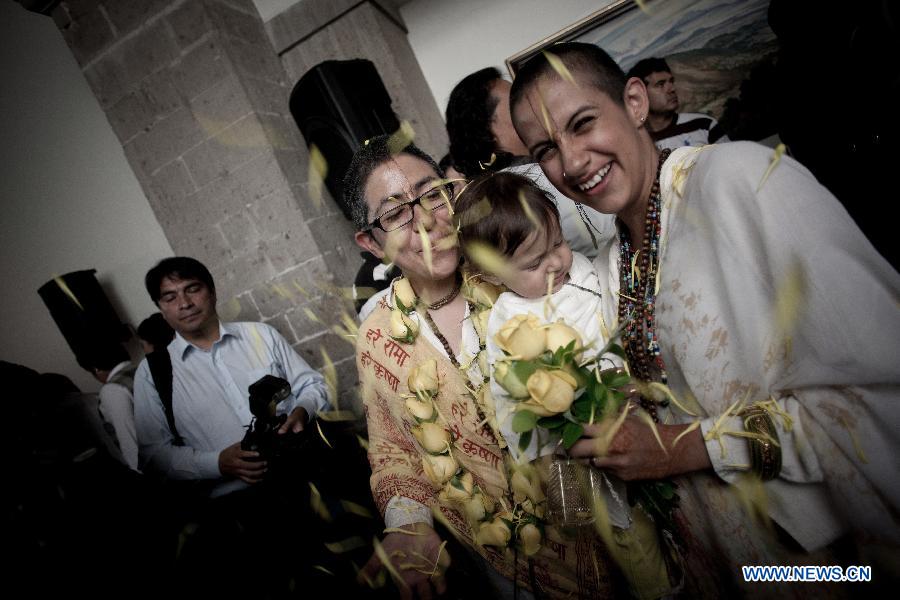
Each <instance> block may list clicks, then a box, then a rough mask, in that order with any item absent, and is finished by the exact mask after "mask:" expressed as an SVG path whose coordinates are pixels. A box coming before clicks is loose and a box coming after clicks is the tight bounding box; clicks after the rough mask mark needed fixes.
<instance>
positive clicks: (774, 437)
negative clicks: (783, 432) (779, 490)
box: [741, 406, 781, 481]
mask: <svg viewBox="0 0 900 600" xmlns="http://www.w3.org/2000/svg"><path fill="white" fill-rule="evenodd" d="M741 416H742V417H744V430H746V431H747V432H749V433H755V434H757V435H758V436H759V437H752V438H748V440H747V443H748V444H749V446H750V468H751V469H752V471H753V472H754V473H756V475H757V476H758V477H759V478H760V479H761V480H763V481H769V480H770V479H775V478H776V477H778V474H779V473H781V446H779V445H778V432H777V431H776V430H775V423H773V422H772V417H770V416H769V413H767V412H766V411H765V410H764V409H762V408H759V407H756V406H751V407H749V408H747V409H745V410H743V411H741Z"/></svg>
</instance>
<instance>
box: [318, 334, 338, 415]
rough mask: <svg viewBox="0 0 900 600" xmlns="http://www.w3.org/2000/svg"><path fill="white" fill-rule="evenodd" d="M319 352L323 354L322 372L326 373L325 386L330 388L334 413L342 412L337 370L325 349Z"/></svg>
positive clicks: (329, 394) (324, 374)
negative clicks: (339, 403) (339, 400)
mask: <svg viewBox="0 0 900 600" xmlns="http://www.w3.org/2000/svg"><path fill="white" fill-rule="evenodd" d="M319 350H320V352H321V353H322V370H323V371H324V373H323V376H324V377H325V385H326V386H327V387H328V396H329V400H330V401H331V405H332V406H333V407H334V411H335V412H337V411H340V406H338V390H337V370H336V369H335V368H334V363H333V362H332V361H331V357H330V356H328V352H327V351H326V350H325V348H324V347H322V348H320V349H319Z"/></svg>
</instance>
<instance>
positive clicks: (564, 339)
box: [546, 319, 584, 352]
mask: <svg viewBox="0 0 900 600" xmlns="http://www.w3.org/2000/svg"><path fill="white" fill-rule="evenodd" d="M546 331H547V349H548V350H550V351H551V352H556V350H557V349H559V348H565V347H566V346H568V345H569V344H570V343H571V342H572V341H573V340H574V341H575V346H574V348H575V350H576V352H577V351H578V350H580V349H581V348H582V346H583V345H584V344H583V343H582V341H581V335H579V333H578V332H577V331H575V330H574V329H572V328H571V327H569V326H568V325H566V324H565V323H563V322H562V319H560V320H558V321H557V322H556V323H551V324H550V325H548V326H547V328H546Z"/></svg>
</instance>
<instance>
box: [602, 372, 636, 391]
mask: <svg viewBox="0 0 900 600" xmlns="http://www.w3.org/2000/svg"><path fill="white" fill-rule="evenodd" d="M600 380H601V381H602V382H603V383H604V385H607V386H609V387H612V388H617V387H622V386H623V385H625V384H627V383H628V382H629V381H631V376H630V375H629V374H628V373H625V372H624V371H617V370H616V371H614V370H612V369H608V370H606V371H603V372H602V373H600Z"/></svg>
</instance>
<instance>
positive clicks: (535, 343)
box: [494, 313, 547, 360]
mask: <svg viewBox="0 0 900 600" xmlns="http://www.w3.org/2000/svg"><path fill="white" fill-rule="evenodd" d="M494 341H496V342H497V345H498V346H500V348H501V349H503V350H504V351H506V353H507V354H510V355H512V356H515V357H516V358H519V359H521V360H531V359H533V358H537V357H538V356H540V355H541V354H543V353H544V350H546V349H547V333H546V332H545V331H544V328H543V327H542V326H541V322H540V321H539V320H538V318H537V317H536V316H534V315H533V314H531V313H528V314H527V315H516V316H514V317H513V318H511V319H510V320H508V321H507V322H506V323H504V324H503V327H501V328H500V331H498V332H497V334H496V335H495V336H494Z"/></svg>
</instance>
